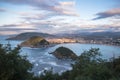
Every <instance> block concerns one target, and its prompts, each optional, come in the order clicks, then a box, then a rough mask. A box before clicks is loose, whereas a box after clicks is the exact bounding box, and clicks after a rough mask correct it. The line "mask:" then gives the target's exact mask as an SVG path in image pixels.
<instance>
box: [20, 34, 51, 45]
mask: <svg viewBox="0 0 120 80" xmlns="http://www.w3.org/2000/svg"><path fill="white" fill-rule="evenodd" d="M47 45H49V42H48V41H47V40H45V39H44V38H42V37H40V36H33V37H31V38H30V39H28V40H26V41H24V42H22V43H21V46H23V47H46V46H47Z"/></svg>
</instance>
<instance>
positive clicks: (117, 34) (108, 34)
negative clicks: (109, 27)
mask: <svg viewBox="0 0 120 80" xmlns="http://www.w3.org/2000/svg"><path fill="white" fill-rule="evenodd" d="M62 37H72V38H76V37H87V38H90V37H91V38H93V37H96V38H97V37H99V38H100V37H102V38H106V37H109V38H118V37H120V32H75V33H71V34H62Z"/></svg>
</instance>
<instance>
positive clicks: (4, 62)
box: [0, 44, 33, 80]
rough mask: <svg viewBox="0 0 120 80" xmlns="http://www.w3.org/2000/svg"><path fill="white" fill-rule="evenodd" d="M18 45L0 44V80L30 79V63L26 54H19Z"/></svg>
mask: <svg viewBox="0 0 120 80" xmlns="http://www.w3.org/2000/svg"><path fill="white" fill-rule="evenodd" d="M19 52H20V47H19V46H18V47H16V48H14V49H11V47H10V45H9V44H8V45H6V46H3V45H1V44H0V80H31V79H32V78H31V76H32V75H33V74H32V73H30V71H31V69H32V64H31V63H30V62H29V61H28V60H27V59H26V56H21V55H19Z"/></svg>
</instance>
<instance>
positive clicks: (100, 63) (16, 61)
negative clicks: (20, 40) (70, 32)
mask: <svg viewBox="0 0 120 80" xmlns="http://www.w3.org/2000/svg"><path fill="white" fill-rule="evenodd" d="M19 52H20V47H19V46H18V47H16V48H14V49H11V47H10V45H7V46H2V45H0V80H120V57H119V58H116V59H115V58H112V59H111V60H110V61H106V60H103V59H102V58H101V54H100V52H99V49H97V48H92V49H90V50H89V51H84V52H83V53H82V54H81V55H80V56H79V57H78V58H77V60H76V62H75V63H74V64H72V65H71V66H72V68H73V69H72V70H70V71H66V72H64V73H62V74H61V75H59V74H58V73H53V72H52V69H51V70H49V71H46V70H45V71H44V72H43V73H42V74H41V75H40V76H34V75H33V74H32V73H31V72H30V71H31V69H32V64H31V63H29V61H28V60H27V59H26V57H25V56H21V55H19Z"/></svg>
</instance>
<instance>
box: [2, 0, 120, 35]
mask: <svg viewBox="0 0 120 80" xmlns="http://www.w3.org/2000/svg"><path fill="white" fill-rule="evenodd" d="M0 17H1V20H0V35H14V34H19V33H24V32H43V33H49V34H59V33H75V32H81V33H82V32H120V23H119V22H120V0H99V1H98V0H90V1H89V0H33V1H31V0H9V1H8V0H1V1H0Z"/></svg>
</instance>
